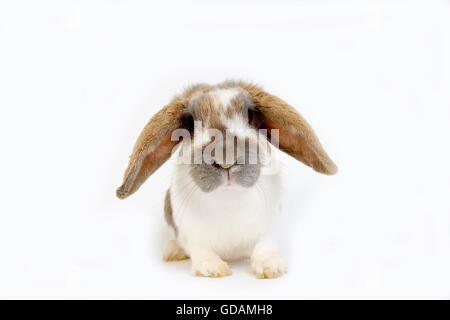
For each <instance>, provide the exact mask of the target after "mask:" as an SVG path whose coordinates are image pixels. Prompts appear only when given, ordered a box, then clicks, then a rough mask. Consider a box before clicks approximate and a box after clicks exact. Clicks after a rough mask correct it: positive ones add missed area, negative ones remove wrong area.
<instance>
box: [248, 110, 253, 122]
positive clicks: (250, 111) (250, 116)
mask: <svg viewBox="0 0 450 320" xmlns="http://www.w3.org/2000/svg"><path fill="white" fill-rule="evenodd" d="M247 112H248V114H247V118H248V122H249V123H250V122H252V121H253V110H251V109H248V111H247Z"/></svg>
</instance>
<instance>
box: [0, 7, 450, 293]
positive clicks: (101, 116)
mask: <svg viewBox="0 0 450 320" xmlns="http://www.w3.org/2000/svg"><path fill="white" fill-rule="evenodd" d="M24 2H25V1H24ZM155 3H157V4H151V3H150V2H146V1H140V2H129V1H120V0H117V1H95V2H93V1H76V0H74V1H41V2H39V4H38V3H37V2H35V1H28V2H27V3H26V4H22V3H21V2H12V1H10V2H7V3H5V2H2V3H1V4H0V47H1V49H0V70H1V71H0V88H1V93H0V106H1V116H0V139H1V146H2V157H1V160H0V161H1V164H2V166H1V167H2V172H1V174H0V177H1V181H2V184H1V185H0V192H1V194H2V200H1V201H0V297H1V298H179V299H188V298H189V299H197V298H199V299H201V298H246V299H252V298H265V299H275V298H276V299H279V298H280V299H281V298H289V299H291V298H446V299H448V298H450V273H449V270H450V166H449V163H450V151H449V142H448V138H449V137H450V125H449V120H450V90H449V89H450V2H449V1H443V0H442V1H378V2H375V1H297V2H294V1H292V2H286V3H284V4H281V2H280V1H248V2H245V3H243V1H226V2H221V3H220V4H219V2H217V4H215V5H213V4H211V2H210V1H195V2H192V1H191V2H186V1H176V2H172V1H164V2H161V1H159V2H155ZM188 3H189V4H188ZM226 78H243V79H248V80H253V81H256V82H258V83H260V84H262V85H263V86H264V87H265V88H266V89H267V90H268V91H270V92H272V93H274V94H276V95H278V96H280V97H282V98H283V99H285V100H286V101H288V102H289V103H291V104H292V105H294V106H295V107H296V108H297V109H298V110H299V111H300V112H301V113H302V114H303V116H304V117H305V118H306V119H307V120H308V121H309V122H310V123H311V125H312V126H313V128H314V129H315V130H316V133H317V134H318V136H319V138H320V139H321V141H322V142H323V145H324V147H325V149H326V150H327V151H328V152H329V154H330V156H331V157H332V158H333V159H334V160H335V162H336V163H337V164H338V166H339V170H340V171H339V173H338V175H336V176H333V177H327V176H322V175H319V174H317V173H315V172H313V171H312V170H310V169H309V168H307V167H305V166H303V165H302V164H300V163H298V162H296V161H295V160H293V159H291V158H289V157H287V156H282V158H283V161H284V166H283V167H282V170H283V173H284V175H285V189H286V190H285V193H284V196H285V204H284V208H283V228H282V229H283V232H282V234H281V235H280V242H281V244H282V252H283V254H284V256H285V257H286V259H287V260H288V262H289V273H288V274H287V275H286V276H285V277H283V278H280V279H276V280H256V279H254V278H253V276H252V275H251V273H250V268H249V265H248V261H247V262H246V261H242V262H239V263H235V264H232V269H233V275H232V276H231V277H228V278H224V279H204V278H195V277H192V276H191V275H190V274H189V261H183V262H178V263H171V264H166V263H163V262H162V261H161V250H162V246H163V241H164V221H163V213H162V207H163V197H164V193H165V190H166V189H167V187H168V179H169V177H170V173H171V171H170V167H171V164H170V163H168V164H166V165H165V166H164V167H163V168H162V169H160V170H159V171H158V172H157V173H156V174H155V175H153V176H152V177H151V178H150V179H149V180H148V181H147V182H146V184H145V185H144V186H143V187H142V188H141V189H140V190H139V191H138V192H137V193H136V194H135V195H133V196H132V197H130V198H129V199H127V200H124V201H121V200H118V199H117V198H115V194H114V192H115V188H116V187H117V186H118V185H119V184H120V183H121V179H122V174H123V171H124V170H125V168H126V164H127V160H128V156H129V154H130V152H131V149H132V146H133V144H134V142H135V139H136V137H137V135H138V134H139V132H140V130H141V129H142V127H143V126H144V125H145V123H146V122H147V120H148V119H149V118H150V117H151V116H152V115H153V114H154V113H155V112H156V111H157V110H158V109H159V108H160V107H161V106H163V105H164V103H166V102H167V101H168V99H169V98H170V97H171V95H172V94H174V93H176V92H177V91H179V90H180V89H182V88H183V87H184V86H185V85H187V84H190V83H195V82H211V83H214V82H219V81H222V80H223V79H226Z"/></svg>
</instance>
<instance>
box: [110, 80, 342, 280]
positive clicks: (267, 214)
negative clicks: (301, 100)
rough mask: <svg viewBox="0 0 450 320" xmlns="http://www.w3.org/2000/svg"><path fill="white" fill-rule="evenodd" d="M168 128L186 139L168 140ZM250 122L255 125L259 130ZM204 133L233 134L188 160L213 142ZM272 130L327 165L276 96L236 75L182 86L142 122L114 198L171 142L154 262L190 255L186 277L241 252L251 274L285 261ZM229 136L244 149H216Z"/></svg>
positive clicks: (303, 157)
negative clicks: (170, 170) (162, 235)
mask: <svg viewBox="0 0 450 320" xmlns="http://www.w3.org/2000/svg"><path fill="white" fill-rule="evenodd" d="M177 129H184V130H185V131H186V132H189V133H190V134H191V135H193V138H192V139H191V140H190V139H174V137H173V133H174V132H175V131H176V130H177ZM211 129H213V130H211ZM257 129H265V130H266V132H267V135H268V138H265V137H264V136H261V134H260V132H259V131H258V130H257ZM214 130H215V131H214ZM211 132H213V133H214V132H222V133H224V136H226V135H225V132H228V133H230V134H231V135H232V136H233V137H235V138H232V139H229V138H228V136H226V137H227V138H226V139H224V140H223V141H222V145H221V146H223V147H224V148H223V150H224V155H223V156H218V155H217V154H215V153H213V155H212V157H210V158H209V159H208V160H202V161H201V162H199V163H198V162H196V163H195V164H194V163H190V162H185V161H184V162H183V161H181V160H182V158H183V157H186V155H188V157H189V158H192V157H193V154H194V153H195V151H198V150H199V149H200V150H201V151H204V150H205V148H208V145H210V144H211V143H212V141H215V137H214V138H213V136H212V134H211ZM272 136H273V137H277V139H275V142H276V143H275V144H276V146H277V147H279V148H280V149H281V150H282V151H284V152H286V153H288V154H289V155H291V156H293V157H294V158H296V159H297V160H299V161H301V162H303V163H304V164H306V165H308V166H310V167H312V168H313V169H314V170H316V171H318V172H320V173H324V174H334V173H335V172H336V171H337V168H336V166H335V165H334V163H333V161H332V160H331V159H330V158H329V157H328V155H327V154H326V152H325V151H324V150H323V148H322V146H321V145H320V143H319V140H318V139H317V137H316V136H315V134H314V132H313V131H312V129H311V127H310V126H309V125H308V124H307V122H306V121H305V120H304V119H303V118H302V117H301V116H300V115H299V114H298V113H297V111H296V110H295V109H294V108H293V107H291V106H289V105H288V104H287V103H285V102H284V101H283V100H281V99H279V98H277V97H276V96H274V95H271V94H269V93H267V92H265V91H263V90H262V89H261V88H260V87H258V86H255V85H253V84H250V83H246V82H235V81H227V82H224V83H221V84H218V85H215V86H211V85H197V86H194V87H191V88H189V89H188V90H186V91H185V92H184V93H183V94H181V95H179V96H177V97H175V98H174V99H173V100H172V101H171V103H169V104H168V105H167V106H165V107H164V108H163V109H162V110H160V111H159V112H158V113H157V114H156V115H155V116H154V117H153V118H152V119H151V120H150V122H149V123H148V124H147V126H146V127H145V128H144V130H143V132H142V133H141V135H140V137H139V138H138V141H137V143H136V145H135V148H134V151H133V154H132V156H131V159H130V164H129V166H128V169H127V170H126V172H125V178H124V182H123V184H122V186H121V187H119V189H118V190H117V196H118V197H119V198H121V199H123V198H126V197H127V196H129V195H130V194H132V193H133V192H135V191H136V190H137V189H138V188H139V186H140V185H141V184H142V183H143V182H144V181H145V180H146V179H147V178H148V177H149V176H150V175H151V174H152V173H153V172H154V171H155V170H157V169H158V168H159V167H160V166H161V165H162V164H163V163H164V162H165V161H166V160H167V159H168V158H169V157H170V156H171V154H172V150H175V147H176V146H177V145H179V146H180V147H181V148H177V149H179V150H178V151H177V152H178V153H177V155H176V157H177V159H178V160H180V161H177V164H176V165H175V170H174V174H173V177H172V181H171V185H170V189H169V190H168V191H167V194H166V201H165V216H166V220H167V222H168V224H169V226H170V227H171V228H172V230H173V233H174V239H173V240H170V241H169V242H168V243H167V244H166V246H165V248H164V252H163V258H164V260H166V261H176V260H181V259H185V258H188V257H190V258H191V260H192V268H191V270H192V273H193V274H194V275H198V276H206V277H222V276H227V275H230V274H231V270H230V268H229V266H228V264H227V262H226V261H230V260H234V259H238V258H241V257H250V258H251V268H252V272H253V273H254V274H255V276H256V277H258V278H275V277H278V276H281V275H282V274H284V273H285V272H286V263H285V261H284V260H283V258H282V257H281V256H280V254H279V253H278V250H277V246H276V240H275V229H276V222H277V216H278V214H279V208H280V190H281V181H280V176H279V174H278V172H277V171H276V170H274V168H276V167H277V163H276V157H274V152H275V150H274V148H273V147H272V145H271V144H270V143H269V142H274V139H269V138H272ZM180 141H181V142H180ZM238 141H239V142H238ZM252 142H254V143H256V144H257V145H258V146H260V148H258V150H259V151H258V154H257V155H256V159H257V161H256V162H249V161H248V158H249V157H250V154H249V153H251V152H252V151H251V148H248V145H249V144H251V143H252ZM230 143H231V144H233V145H234V146H237V145H239V146H241V147H242V148H243V150H244V152H243V153H241V154H240V156H239V155H238V154H236V153H235V152H234V153H233V154H232V155H230V154H227V151H226V150H228V149H226V148H225V147H226V146H228V145H229V144H230ZM239 143H240V144H239ZM237 148H239V147H237ZM186 150H188V152H187V151H186ZM190 152H191V153H190ZM242 155H244V157H243V161H240V160H242V159H240V157H241V156H242Z"/></svg>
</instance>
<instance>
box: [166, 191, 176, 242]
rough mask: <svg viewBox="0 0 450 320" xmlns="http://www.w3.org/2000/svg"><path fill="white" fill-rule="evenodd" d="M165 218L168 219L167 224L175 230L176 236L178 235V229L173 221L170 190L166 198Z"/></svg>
mask: <svg viewBox="0 0 450 320" xmlns="http://www.w3.org/2000/svg"><path fill="white" fill-rule="evenodd" d="M164 217H165V218H166V222H167V224H168V225H169V226H170V227H171V228H172V229H173V231H174V232H175V235H176V236H177V235H178V229H177V226H176V225H175V221H174V220H173V211H172V203H171V201H170V189H167V192H166V197H165V199H164Z"/></svg>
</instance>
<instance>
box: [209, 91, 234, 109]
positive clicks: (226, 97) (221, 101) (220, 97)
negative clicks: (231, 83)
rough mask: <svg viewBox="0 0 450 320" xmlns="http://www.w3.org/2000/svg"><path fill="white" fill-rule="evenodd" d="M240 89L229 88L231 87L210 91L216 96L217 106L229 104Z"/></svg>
mask: <svg viewBox="0 0 450 320" xmlns="http://www.w3.org/2000/svg"><path fill="white" fill-rule="evenodd" d="M239 92H240V91H239V90H238V89H237V88H229V89H215V90H213V91H211V92H210V94H211V95H212V96H213V97H214V100H215V102H216V106H220V105H221V106H223V107H225V106H227V105H228V104H229V103H230V101H231V100H232V99H233V98H234V97H235V96H236V95H237V94H238V93H239Z"/></svg>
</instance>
